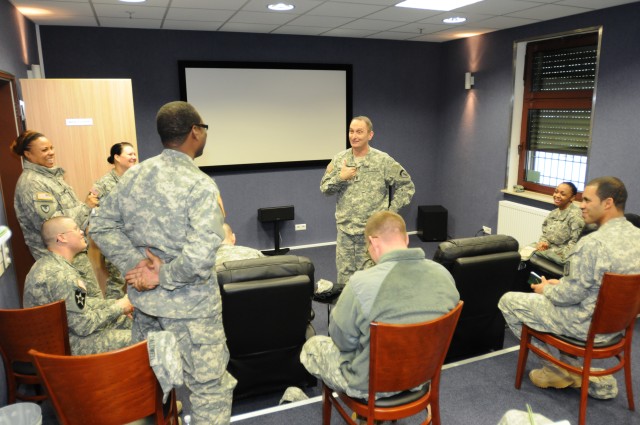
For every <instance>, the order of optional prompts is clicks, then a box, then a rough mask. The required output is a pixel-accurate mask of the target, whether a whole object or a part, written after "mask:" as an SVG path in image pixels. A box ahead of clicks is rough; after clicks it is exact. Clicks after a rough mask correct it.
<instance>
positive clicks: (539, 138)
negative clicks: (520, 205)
mask: <svg viewBox="0 0 640 425" xmlns="http://www.w3.org/2000/svg"><path fill="white" fill-rule="evenodd" d="M597 62H598V33H588V34H581V35H572V36H565V37H559V38H553V39H548V40H544V41H537V42H529V43H527V45H526V57H525V67H524V90H523V93H522V114H521V120H522V121H521V124H520V140H519V144H518V153H519V162H518V177H517V182H518V184H520V185H522V186H524V187H525V189H527V190H531V191H535V192H540V193H546V194H551V193H553V190H554V188H555V187H556V186H557V185H558V184H559V183H561V182H563V181H571V182H573V183H574V184H575V185H576V186H577V187H578V190H580V191H582V189H583V188H584V185H585V180H586V175H587V166H588V160H589V146H590V143H591V115H592V110H593V103H592V99H593V97H594V90H595V83H596V69H597Z"/></svg>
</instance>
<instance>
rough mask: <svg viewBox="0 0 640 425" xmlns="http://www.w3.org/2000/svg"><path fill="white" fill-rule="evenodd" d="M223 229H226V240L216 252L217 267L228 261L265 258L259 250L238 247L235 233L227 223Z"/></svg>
mask: <svg viewBox="0 0 640 425" xmlns="http://www.w3.org/2000/svg"><path fill="white" fill-rule="evenodd" d="M222 227H223V228H224V240H223V241H222V244H221V245H220V247H219V248H218V251H217V252H216V266H217V265H219V264H223V263H225V262H226V261H236V260H250V259H253V258H261V257H264V254H263V253H262V252H260V251H258V250H257V249H254V248H249V247H248V246H240V245H236V235H235V233H233V230H232V229H231V226H229V225H228V224H227V223H225V224H224V225H223V226H222Z"/></svg>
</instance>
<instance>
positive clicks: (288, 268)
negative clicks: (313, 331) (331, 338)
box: [216, 255, 314, 357]
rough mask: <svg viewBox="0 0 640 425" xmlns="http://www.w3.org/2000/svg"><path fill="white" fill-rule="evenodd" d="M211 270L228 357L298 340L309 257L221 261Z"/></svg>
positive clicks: (309, 290) (308, 289)
mask: <svg viewBox="0 0 640 425" xmlns="http://www.w3.org/2000/svg"><path fill="white" fill-rule="evenodd" d="M216 274H217V277H218V284H219V286H220V296H221V298H222V311H223V315H222V320H223V323H224V328H225V332H226V336H227V345H228V347H229V351H230V353H231V356H232V357H238V356H243V355H250V354H255V353H260V352H266V351H270V350H274V349H278V348H282V347H290V346H295V345H296V344H303V343H304V341H305V334H306V331H307V326H308V324H309V320H310V319H311V308H312V307H311V300H312V296H313V285H314V280H313V279H314V266H313V263H312V262H311V260H309V259H308V258H307V257H302V256H296V255H279V256H273V257H264V258H255V259H250V260H237V261H227V262H225V263H224V264H222V265H220V266H217V267H216ZM256 318H257V320H256Z"/></svg>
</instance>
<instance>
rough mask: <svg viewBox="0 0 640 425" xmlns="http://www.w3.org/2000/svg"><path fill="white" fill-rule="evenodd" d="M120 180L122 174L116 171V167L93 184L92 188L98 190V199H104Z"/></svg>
mask: <svg viewBox="0 0 640 425" xmlns="http://www.w3.org/2000/svg"><path fill="white" fill-rule="evenodd" d="M119 180H120V176H119V175H118V174H117V173H116V170H115V169H112V170H111V171H109V172H108V173H107V174H105V175H104V176H102V177H100V179H99V180H97V181H96V182H95V183H94V184H93V189H92V190H94V191H95V192H96V196H97V197H98V199H102V198H104V197H105V196H107V195H108V194H109V192H111V189H113V188H114V186H115V185H116V184H118V181H119Z"/></svg>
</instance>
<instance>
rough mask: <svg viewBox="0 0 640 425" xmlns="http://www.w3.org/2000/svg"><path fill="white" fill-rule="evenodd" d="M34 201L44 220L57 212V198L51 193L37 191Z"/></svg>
mask: <svg viewBox="0 0 640 425" xmlns="http://www.w3.org/2000/svg"><path fill="white" fill-rule="evenodd" d="M33 203H34V204H35V208H36V212H37V213H38V215H39V216H40V218H42V219H43V220H48V219H50V218H51V217H53V214H54V213H55V212H56V208H55V204H56V200H55V198H54V197H53V195H52V194H50V193H47V192H37V193H36V194H35V196H34V199H33Z"/></svg>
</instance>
